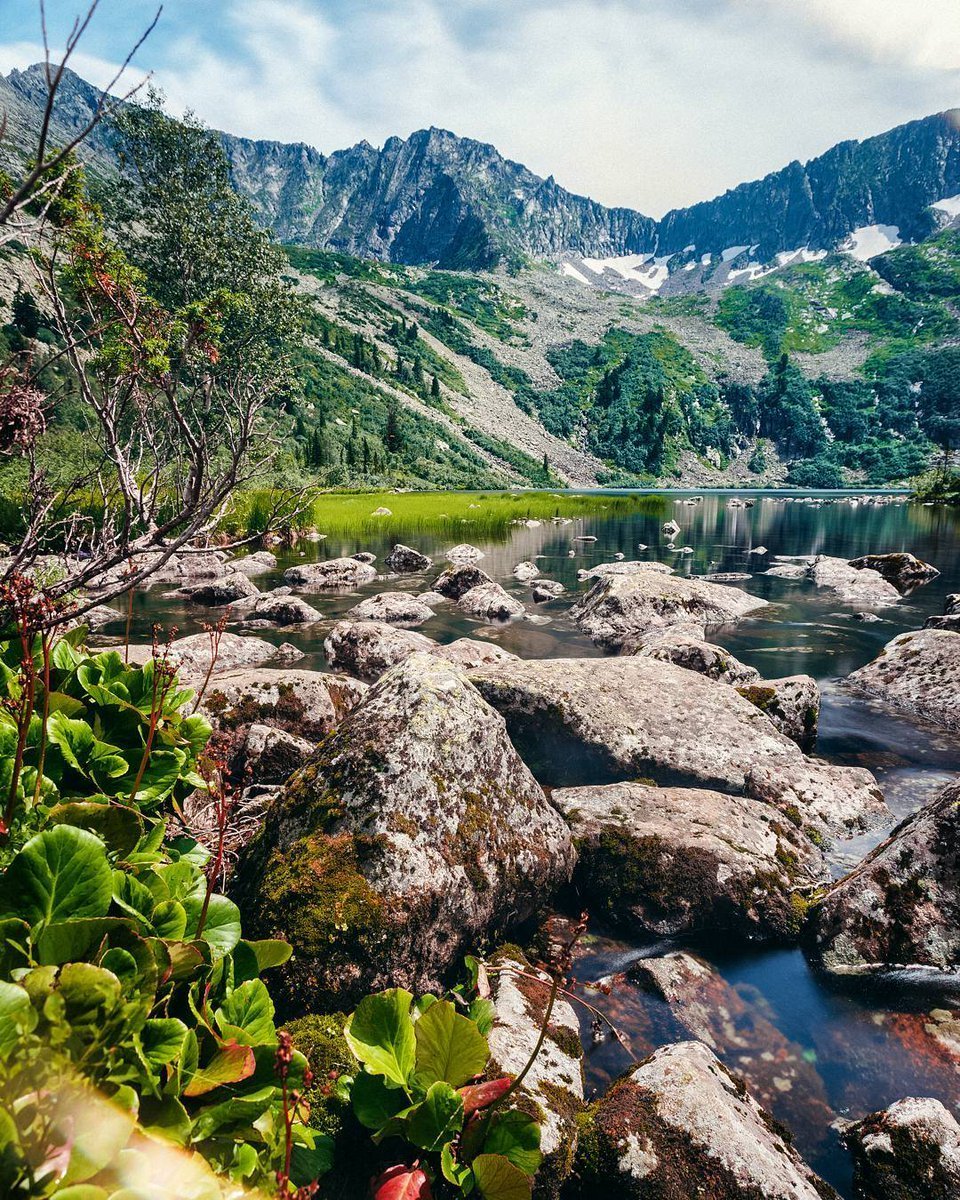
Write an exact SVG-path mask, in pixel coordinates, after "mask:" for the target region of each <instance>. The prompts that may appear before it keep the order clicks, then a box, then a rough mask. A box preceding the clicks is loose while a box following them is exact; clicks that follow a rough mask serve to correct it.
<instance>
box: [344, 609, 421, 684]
mask: <svg viewBox="0 0 960 1200" xmlns="http://www.w3.org/2000/svg"><path fill="white" fill-rule="evenodd" d="M435 647H436V642H434V641H433V640H432V639H431V638H428V637H425V636H424V635H423V634H422V633H416V632H415V631H414V630H412V629H397V628H396V627H395V626H393V625H388V624H387V623H386V622H385V621H338V622H337V624H336V625H334V627H333V629H332V630H331V631H330V633H329V635H328V636H327V639H326V641H325V642H324V643H323V648H324V651H325V652H326V655H327V661H328V662H329V663H330V666H331V667H336V668H337V669H338V670H341V671H350V672H351V673H352V674H354V675H356V676H358V677H359V678H360V679H368V680H374V679H379V678H380V676H381V675H382V674H383V673H384V671H387V670H389V669H390V667H393V666H396V665H397V663H400V662H403V660H404V659H406V658H409V657H410V655H411V654H416V653H427V654H429V653H431V652H432V651H433V649H434V648H435Z"/></svg>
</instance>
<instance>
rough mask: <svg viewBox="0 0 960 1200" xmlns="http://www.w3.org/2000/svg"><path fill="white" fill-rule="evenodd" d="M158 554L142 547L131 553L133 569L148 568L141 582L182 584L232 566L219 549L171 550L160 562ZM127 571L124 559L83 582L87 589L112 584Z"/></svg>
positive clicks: (215, 576) (226, 571)
mask: <svg viewBox="0 0 960 1200" xmlns="http://www.w3.org/2000/svg"><path fill="white" fill-rule="evenodd" d="M162 558H163V551H162V550H144V551H141V552H140V553H139V554H137V555H135V556H134V560H133V566H134V567H135V569H136V570H138V571H141V570H143V568H144V567H150V568H152V569H151V573H150V576H149V577H148V579H147V580H146V583H145V585H144V586H146V587H153V586H155V585H156V584H160V583H178V584H181V585H185V584H188V583H198V582H199V581H200V580H204V579H219V577H220V576H221V575H226V574H229V573H230V572H231V571H232V569H233V564H230V566H229V567H228V566H226V565H225V562H224V560H225V559H226V554H225V553H224V552H223V551H222V550H203V551H188V550H183V551H178V552H177V553H176V554H172V555H171V556H170V557H169V558H168V559H167V560H166V561H165V562H162V563H161V561H160V560H161V559H162ZM129 571H130V567H129V565H128V564H125V563H123V564H120V565H119V566H116V567H111V569H110V570H109V571H105V572H104V573H103V575H101V576H99V577H98V578H97V579H95V580H93V581H92V582H91V583H89V584H88V585H87V586H88V587H89V589H90V590H91V591H98V590H99V589H101V588H105V587H112V586H113V585H114V584H116V583H120V582H122V581H123V579H124V578H125V577H126V576H127V574H128V573H129Z"/></svg>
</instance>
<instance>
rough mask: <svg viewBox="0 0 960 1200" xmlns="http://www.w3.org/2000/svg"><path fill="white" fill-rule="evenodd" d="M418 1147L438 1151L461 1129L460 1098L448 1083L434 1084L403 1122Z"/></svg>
mask: <svg viewBox="0 0 960 1200" xmlns="http://www.w3.org/2000/svg"><path fill="white" fill-rule="evenodd" d="M404 1125H405V1127H406V1134H407V1138H408V1139H409V1140H410V1141H411V1142H413V1144H414V1145H415V1146H419V1147H420V1149H421V1150H428V1151H433V1150H439V1149H440V1147H441V1146H443V1145H444V1144H445V1143H447V1142H449V1141H450V1139H451V1138H452V1137H454V1136H455V1135H456V1134H457V1133H459V1132H460V1130H461V1129H462V1128H463V1101H462V1100H461V1099H460V1097H459V1096H458V1095H457V1093H456V1092H455V1091H454V1090H453V1088H452V1087H451V1086H450V1084H449V1083H434V1084H432V1085H431V1086H430V1088H429V1089H428V1090H427V1094H426V1096H424V1098H423V1099H422V1100H421V1101H420V1103H419V1104H418V1105H417V1106H416V1108H414V1110H413V1112H411V1113H410V1115H409V1116H408V1117H407V1118H406V1121H405V1122H404Z"/></svg>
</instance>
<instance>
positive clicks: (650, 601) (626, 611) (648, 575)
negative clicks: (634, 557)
mask: <svg viewBox="0 0 960 1200" xmlns="http://www.w3.org/2000/svg"><path fill="white" fill-rule="evenodd" d="M766 603H767V602H766V600H761V599H760V597H759V596H751V595H750V594H749V593H748V592H744V591H741V590H740V589H739V588H735V587H726V586H724V585H723V584H719V583H704V581H703V580H702V579H683V578H679V577H678V576H675V575H665V574H662V573H661V572H658V571H651V570H642V571H635V572H633V573H631V574H629V575H605V576H604V577H603V578H601V579H599V580H598V581H597V582H596V583H595V584H594V585H593V587H592V588H591V589H590V591H589V592H587V594H586V595H585V596H584V597H583V598H582V599H581V600H580V601H579V602H578V603H577V604H575V605H574V607H573V608H572V609H571V610H570V611H571V616H572V617H573V619H574V620H575V621H576V623H577V625H579V627H580V628H581V629H582V630H583V631H584V632H585V633H587V634H588V635H589V636H590V637H591V638H592V639H593V640H594V641H595V642H597V643H598V644H599V645H602V646H612V647H618V646H622V645H623V644H624V642H625V641H627V639H628V638H630V637H631V636H634V635H637V634H641V633H644V632H645V631H646V630H648V629H654V628H658V627H662V626H665V625H677V624H680V623H681V622H687V621H690V620H695V621H697V622H699V623H700V624H701V625H704V626H711V625H726V624H730V623H731V622H734V621H738V620H739V619H740V618H741V617H743V616H746V614H747V613H750V612H754V611H755V610H756V609H759V608H764V607H766Z"/></svg>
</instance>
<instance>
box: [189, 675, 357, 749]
mask: <svg viewBox="0 0 960 1200" xmlns="http://www.w3.org/2000/svg"><path fill="white" fill-rule="evenodd" d="M366 691H367V684H365V683H361V682H360V681H359V680H356V679H350V678H349V677H348V676H346V675H330V674H327V673H325V672H323V671H296V670H280V669H278V668H275V667H258V668H256V669H255V670H239V671H229V672H226V673H225V674H222V675H217V676H215V677H214V679H213V681H212V683H211V684H210V686H209V687H208V688H207V691H206V694H205V695H204V698H203V704H202V711H203V712H204V714H205V715H206V716H207V717H208V718H209V719H210V720H211V721H212V722H213V724H214V726H215V727H216V728H217V729H218V730H236V729H239V728H241V727H245V726H249V725H268V726H271V727H273V728H277V729H284V730H287V731H288V732H290V733H295V734H297V735H300V736H303V737H305V738H309V739H311V740H312V741H314V742H318V741H319V740H320V739H321V738H322V737H325V736H326V735H327V734H328V733H330V732H331V731H332V730H333V729H334V728H336V726H337V725H338V724H339V723H340V721H342V720H343V718H344V717H345V716H346V714H347V713H348V712H349V711H350V709H351V708H353V707H354V705H355V704H357V702H358V701H359V700H360V699H362V697H363V696H364V695H365V693H366Z"/></svg>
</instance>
